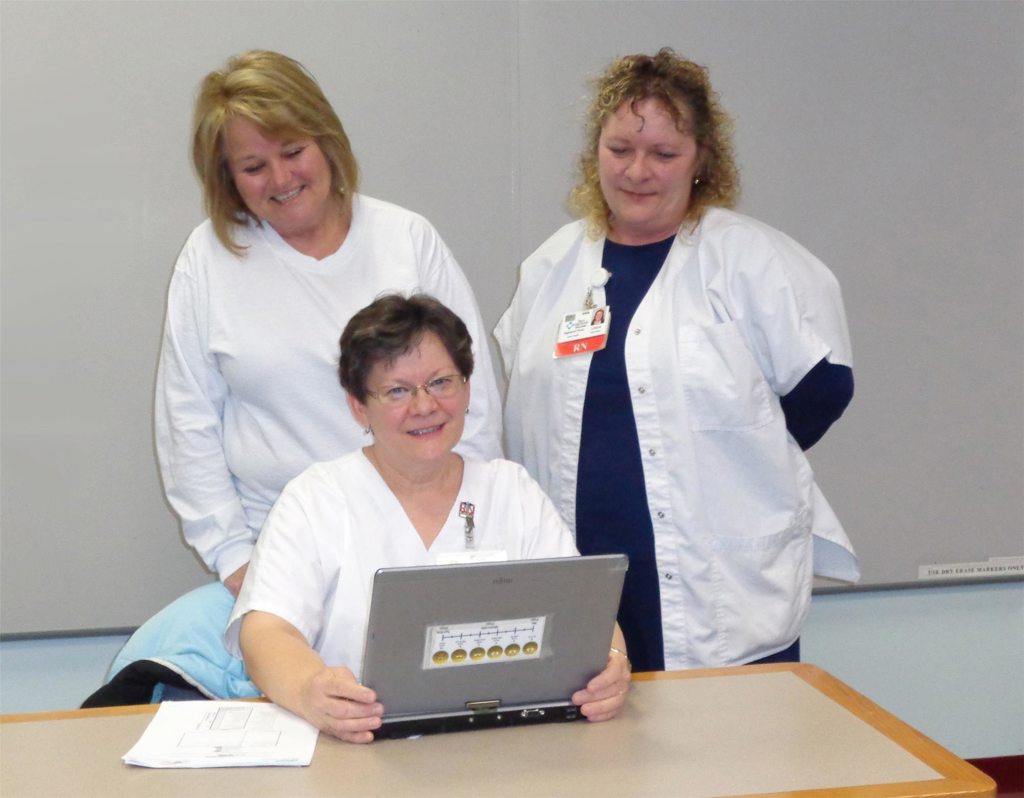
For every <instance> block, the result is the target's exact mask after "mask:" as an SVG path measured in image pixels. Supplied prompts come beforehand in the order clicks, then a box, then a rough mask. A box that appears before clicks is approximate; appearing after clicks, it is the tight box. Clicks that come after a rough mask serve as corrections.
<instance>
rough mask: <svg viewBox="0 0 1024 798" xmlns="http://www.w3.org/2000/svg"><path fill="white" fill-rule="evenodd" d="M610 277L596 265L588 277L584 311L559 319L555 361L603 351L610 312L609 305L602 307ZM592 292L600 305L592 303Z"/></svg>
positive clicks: (610, 320) (568, 314)
mask: <svg viewBox="0 0 1024 798" xmlns="http://www.w3.org/2000/svg"><path fill="white" fill-rule="evenodd" d="M611 276H612V274H611V272H610V271H608V270H607V269H605V268H603V267H600V266H599V267H598V268H597V270H596V271H595V272H594V273H593V275H591V277H590V285H588V286H587V295H586V297H585V298H584V300H583V310H577V311H575V312H574V313H566V314H565V315H564V316H563V317H562V320H561V321H560V322H559V324H558V336H557V338H556V339H555V357H556V358H557V357H570V356H572V355H582V354H585V353H587V352H598V351H600V350H602V349H604V348H605V346H606V345H607V343H608V329H609V328H610V326H611V323H612V309H611V306H610V305H606V304H603V302H604V286H605V284H606V283H607V282H608V278H610V277H611ZM595 291H596V292H597V293H598V301H599V302H600V303H601V304H598V303H595V301H594V293H595Z"/></svg>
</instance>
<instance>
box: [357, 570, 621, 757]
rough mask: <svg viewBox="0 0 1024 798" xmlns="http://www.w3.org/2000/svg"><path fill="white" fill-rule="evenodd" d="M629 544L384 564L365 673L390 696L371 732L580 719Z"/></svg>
mask: <svg viewBox="0 0 1024 798" xmlns="http://www.w3.org/2000/svg"><path fill="white" fill-rule="evenodd" d="M627 567H628V560H627V558H626V556H625V555H623V554H608V555H597V556H590V557H564V558H555V559H544V560H516V561H512V562H490V563H473V564H461V565H433V566H423V567H417V568H382V569H381V570H379V571H377V573H376V574H375V576H374V580H373V595H372V599H371V603H370V618H369V624H368V626H367V632H366V649H365V654H364V659H363V674H362V681H363V683H364V684H366V685H367V686H368V687H372V688H373V689H374V690H375V691H376V692H377V697H378V699H379V700H380V701H381V702H382V703H383V704H384V713H385V714H384V719H383V724H382V726H381V728H380V729H378V730H377V731H375V732H374V736H375V737H376V738H378V739H379V738H391V737H409V736H412V735H418V734H430V733H435V732H448V731H462V730H467V729H480V728H491V727H495V726H510V725H521V724H530V723H549V722H553V721H568V720H576V719H578V718H580V717H582V716H581V714H580V712H579V708H578V707H576V706H575V705H574V704H573V703H572V701H571V696H572V694H573V693H574V692H576V691H577V690H579V689H580V688H582V687H584V686H585V685H586V683H587V682H588V681H589V680H590V679H591V678H592V677H593V676H595V675H596V674H597V673H600V672H601V670H603V669H604V667H605V664H606V662H607V659H608V647H609V645H610V643H611V637H612V631H613V628H614V624H615V616H616V614H617V612H618V607H619V597H620V595H621V593H622V581H623V578H624V577H625V574H626V568H627Z"/></svg>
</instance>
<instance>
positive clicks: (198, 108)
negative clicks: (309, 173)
mask: <svg viewBox="0 0 1024 798" xmlns="http://www.w3.org/2000/svg"><path fill="white" fill-rule="evenodd" d="M231 119H246V120H248V121H250V122H252V123H253V124H255V125H256V126H257V127H259V128H260V129H261V130H263V131H264V132H266V133H267V134H269V135H273V136H296V137H302V138H306V137H308V138H312V139H313V140H314V141H316V143H317V145H318V146H319V147H320V149H321V151H322V152H323V154H324V157H325V158H326V159H327V163H328V165H329V166H330V170H331V187H332V189H333V190H334V191H335V192H336V193H337V194H338V195H340V197H341V200H342V211H343V212H344V213H346V214H347V213H348V212H349V210H350V209H351V207H352V195H353V194H354V193H355V192H356V191H357V190H358V184H359V166H358V165H357V164H356V159H355V155H353V154H352V145H351V144H350V143H349V140H348V136H347V135H346V134H345V129H344V128H343V127H342V125H341V120H340V119H338V116H337V114H335V113H334V109H333V108H331V104H330V103H329V102H328V101H327V98H326V97H324V94H323V92H322V91H321V90H320V86H319V85H317V82H316V80H314V78H313V76H312V75H311V74H310V73H309V72H308V71H307V70H306V68H305V67H304V66H302V64H300V63H299V62H298V61H295V60H293V59H291V58H289V57H288V56H285V55H281V54H280V53H274V52H271V51H269V50H250V51H249V52H246V53H242V54H241V55H236V56H234V57H233V58H231V59H230V60H229V61H228V62H227V65H226V66H225V68H224V69H223V70H218V71H215V72H211V73H210V74H209V75H207V76H206V77H205V78H204V79H203V82H202V83H201V84H200V86H199V93H198V95H197V96H196V104H195V109H194V111H193V117H192V162H193V164H194V165H195V169H196V174H197V175H198V176H199V182H200V183H201V184H202V186H203V199H204V202H205V205H206V213H207V214H208V215H209V217H210V221H211V222H212V224H213V229H214V231H215V232H216V233H217V238H219V239H220V241H221V243H222V244H224V246H225V247H227V248H228V249H229V250H231V251H232V252H234V253H235V254H236V255H237V254H240V253H241V251H242V248H241V247H240V246H239V245H238V244H237V243H236V242H235V240H234V238H233V237H232V233H233V232H234V230H233V228H234V227H235V225H240V224H246V223H247V222H248V221H249V220H253V221H258V220H257V219H256V218H255V217H254V216H253V214H252V213H251V212H250V211H249V209H248V208H247V207H246V205H245V203H244V202H243V201H242V197H241V195H240V194H239V193H238V189H237V188H235V181H234V178H232V176H231V172H230V170H229V169H228V165H227V162H226V161H225V158H224V150H223V143H224V142H223V139H224V127H225V125H226V124H227V122H228V121H229V120H231Z"/></svg>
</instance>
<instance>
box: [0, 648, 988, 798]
mask: <svg viewBox="0 0 1024 798" xmlns="http://www.w3.org/2000/svg"><path fill="white" fill-rule="evenodd" d="M154 711H155V707H154V706H151V705H147V706H141V707H119V708H113V709H94V710H72V711H67V712H47V713H33V714H27V715H6V716H0V764H2V768H0V795H2V796H3V798H22V797H23V796H24V798H63V796H69V798H70V797H71V796H75V798H92V796H103V798H109V796H137V795H138V796H154V798H159V796H168V797H171V796H173V798H180V797H181V796H187V798H203V797H204V796H216V798H231V796H245V798H259V797H260V796H288V797H289V798H292V797H293V796H295V797H300V796H328V795H330V796H389V797H391V796H404V795H410V796H412V795H415V796H420V797H424V798H429V797H430V796H435V795H436V796H445V798H457V797H458V796H474V798H479V797H480V796H487V798H502V797H503V796H516V798H530V797H531V796H562V795H566V796H568V795H572V796H615V797H616V798H621V797H622V796H644V797H646V796H651V797H652V798H656V797H657V796H669V795H671V796H740V795H774V796H779V795H799V796H804V797H805V798H818V797H819V796H826V795H827V796H838V797H839V798H904V797H906V798H910V797H912V796H927V797H929V798H931V797H934V796H979V798H980V797H981V796H992V795H995V784H994V782H993V781H992V780H991V779H990V778H989V777H988V776H986V775H985V774H983V773H981V772H980V771H979V770H977V769H976V768H974V767H972V766H971V765H969V764H967V763H966V762H964V761H963V760H961V759H959V758H958V757H956V756H955V755H954V754H952V753H950V752H949V751H947V750H945V749H944V748H942V747H941V746H939V745H938V744H937V743H935V742H933V741H931V740H929V739H928V738H927V737H925V736H924V735H923V734H921V733H920V732H917V731H916V730H914V729H913V728H911V727H910V726H908V725H907V724H906V723H903V722H902V721H900V720H899V719H897V718H895V717H894V716H893V715H891V714H890V713H888V712H886V711H885V710H883V709H882V708H880V707H879V706H877V705H876V704H874V703H873V702H871V701H870V700H868V699H867V698H865V697H864V696H862V695H860V694H859V693H857V692H856V691H855V690H853V689H851V688H850V687H849V686H847V685H845V684H843V683H842V682H840V681H839V680H838V679H836V678H834V677H833V676H831V675H829V674H828V673H826V672H825V671H823V670H821V669H820V668H817V667H815V666H813V665H808V664H784V665H758V666H747V667H740V668H722V669H708V670H694V671H676V672H671V673H657V674H637V675H636V676H635V682H634V685H633V689H632V692H631V695H630V700H629V703H628V705H627V707H626V709H625V710H624V712H623V713H622V715H621V716H620V717H619V718H617V719H615V720H614V721H611V722H609V723H599V724H590V723H586V722H578V723H568V724H549V725H542V726H534V727H528V728H522V727H521V728H510V729H496V730H488V731H473V732H462V733H458V734H447V735H433V736H428V737H422V738H419V739H412V740H391V741H380V742H377V743H374V744H372V745H369V746H355V745H348V744H345V743H341V742H339V741H337V740H334V739H331V738H328V737H325V736H323V735H321V737H320V740H319V741H318V743H317V750H316V754H315V756H314V758H313V763H312V765H310V766H309V767H308V768H228V769H208V770H152V769H147V768H138V767H130V766H127V765H124V764H123V763H122V762H121V757H122V756H123V755H124V753H125V752H127V751H128V749H129V748H130V747H131V746H132V745H133V744H134V743H135V742H136V741H137V740H138V738H139V736H140V735H141V734H142V732H143V730H144V729H145V727H146V725H147V724H148V722H149V720H150V718H151V716H152V713H153V712H154Z"/></svg>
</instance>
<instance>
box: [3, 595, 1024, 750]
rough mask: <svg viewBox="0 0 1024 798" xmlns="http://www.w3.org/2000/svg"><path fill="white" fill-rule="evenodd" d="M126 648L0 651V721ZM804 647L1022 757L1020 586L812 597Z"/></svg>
mask: <svg viewBox="0 0 1024 798" xmlns="http://www.w3.org/2000/svg"><path fill="white" fill-rule="evenodd" d="M123 640H124V638H121V637H93V638H72V639H57V640H26V641H17V642H12V641H8V642H4V643H0V712H4V713H10V712H39V711H44V710H51V709H69V708H73V707H75V706H77V705H78V704H79V703H80V702H81V701H82V699H84V698H85V697H86V696H87V695H88V694H89V693H91V692H92V691H93V690H95V689H96V688H97V687H98V686H99V685H100V684H101V682H102V679H103V675H104V673H105V671H106V668H107V666H108V665H109V663H110V661H111V660H112V659H113V658H114V655H115V654H116V653H117V651H118V649H119V648H120V646H121V644H122V643H123ZM802 647H803V658H804V661H805V662H812V663H814V664H816V665H819V666H821V667H823V668H824V669H825V670H827V671H829V672H830V673H832V674H834V675H835V676H837V677H839V678H840V679H842V680H843V681H844V682H846V683H847V684H849V685H850V686H851V687H853V688H854V689H856V690H857V691H859V692H861V693H863V694H864V695H866V696H867V697H868V698H870V699H871V700H872V701H875V702H876V703H878V704H880V705H881V706H882V707H884V708H885V709H887V710H889V711H890V712H892V713H893V714H895V715H896V716H898V717H900V718H901V719H903V720H904V721H906V722H907V723H909V724H910V725H911V726H914V727H915V728H917V729H919V730H920V731H922V732H924V733H925V734H927V735H928V736H929V737H931V738H932V739H934V740H935V741H936V742H938V743H940V744H941V745H944V746H945V747H946V748H948V749H950V750H951V751H953V752H954V753H956V754H957V755H959V756H961V757H964V758H975V757H990V756H1012V755H1020V754H1024V678H1021V676H1022V674H1024V582H1013V583H1005V584H987V585H968V586H959V587H945V588H922V589H915V590H895V591H877V592H865V593H842V594H835V595H826V596H815V598H814V602H813V605H812V609H811V617H810V621H809V622H808V625H807V628H806V630H805V633H804V636H803V644H802Z"/></svg>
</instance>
